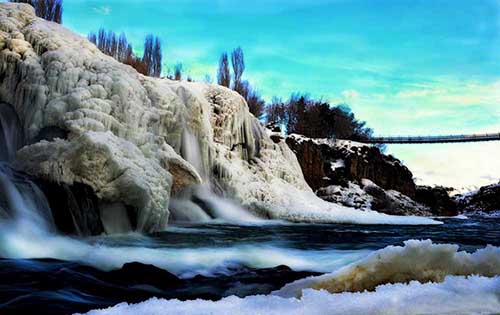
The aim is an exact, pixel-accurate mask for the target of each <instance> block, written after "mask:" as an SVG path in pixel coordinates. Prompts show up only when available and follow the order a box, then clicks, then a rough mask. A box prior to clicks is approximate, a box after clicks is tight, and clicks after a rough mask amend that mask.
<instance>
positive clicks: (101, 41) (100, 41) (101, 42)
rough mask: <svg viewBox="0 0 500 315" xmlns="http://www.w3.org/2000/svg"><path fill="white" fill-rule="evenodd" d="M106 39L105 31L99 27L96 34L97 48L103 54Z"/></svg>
mask: <svg viewBox="0 0 500 315" xmlns="http://www.w3.org/2000/svg"><path fill="white" fill-rule="evenodd" d="M106 38H107V35H106V30H105V29H104V28H102V27H101V28H100V29H99V31H98V33H97V48H99V50H100V51H102V52H104V53H106Z"/></svg>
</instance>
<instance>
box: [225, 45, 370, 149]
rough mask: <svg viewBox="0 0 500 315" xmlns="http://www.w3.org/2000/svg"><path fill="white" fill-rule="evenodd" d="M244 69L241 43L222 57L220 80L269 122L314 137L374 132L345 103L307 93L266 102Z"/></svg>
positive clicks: (361, 135)
mask: <svg viewBox="0 0 500 315" xmlns="http://www.w3.org/2000/svg"><path fill="white" fill-rule="evenodd" d="M231 70H232V71H231ZM244 71H245V59H244V53H243V50H242V49H241V47H238V48H236V49H234V50H233V51H232V52H231V54H230V55H229V54H228V53H227V52H223V53H222V54H221V56H220V58H219V66H218V69H217V83H218V84H219V85H222V86H225V87H228V88H231V89H233V90H234V91H236V92H238V93H239V94H240V95H241V96H243V98H245V100H246V102H247V104H248V109H249V110H250V112H251V113H252V114H253V115H254V116H255V117H257V118H258V119H261V120H265V121H266V122H267V123H268V124H273V123H274V124H278V125H281V126H284V127H285V131H286V132H287V133H298V134H302V135H304V136H307V137H311V138H329V137H337V138H340V139H351V140H361V139H363V138H366V137H370V136H371V135H372V134H373V130H372V129H371V128H368V127H367V126H366V122H364V121H360V120H358V119H357V118H356V117H355V115H354V113H353V112H352V111H351V109H350V108H349V106H348V105H346V104H339V105H336V106H332V105H331V104H329V103H328V102H326V101H324V100H322V99H318V100H315V99H312V98H311V97H310V96H309V95H307V94H304V93H293V94H292V95H291V96H290V98H289V99H288V100H287V101H282V100H281V99H279V98H276V97H275V98H273V100H272V102H271V103H270V104H266V102H265V101H264V100H263V99H262V97H261V96H260V94H259V93H258V92H257V90H256V89H255V88H253V87H252V86H251V85H250V83H249V82H248V81H246V80H243V79H242V76H243V72H244Z"/></svg>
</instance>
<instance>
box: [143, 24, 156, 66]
mask: <svg viewBox="0 0 500 315" xmlns="http://www.w3.org/2000/svg"><path fill="white" fill-rule="evenodd" d="M153 46H154V37H153V34H148V35H147V36H146V39H145V40H144V55H143V56H142V62H144V65H145V66H146V69H147V74H148V75H151V73H153V69H152V66H153Z"/></svg>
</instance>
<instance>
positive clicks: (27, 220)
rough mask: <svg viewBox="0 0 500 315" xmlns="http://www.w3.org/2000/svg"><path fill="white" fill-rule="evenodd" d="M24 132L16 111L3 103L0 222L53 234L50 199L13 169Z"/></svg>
mask: <svg viewBox="0 0 500 315" xmlns="http://www.w3.org/2000/svg"><path fill="white" fill-rule="evenodd" d="M21 139H22V128H21V124H20V123H19V119H18V118H17V114H16V113H15V111H14V110H13V109H12V108H11V107H10V106H9V105H7V104H4V103H0V220H1V223H2V227H1V229H3V228H4V226H3V225H4V224H9V226H11V227H14V228H16V229H17V230H19V231H21V232H32V233H39V232H46V231H51V230H54V229H55V228H54V222H53V219H52V214H51V211H50V207H49V204H48V202H47V199H46V198H45V196H44V195H43V193H42V192H41V190H40V189H39V188H38V187H37V186H36V185H35V184H34V183H33V182H32V181H31V180H30V179H29V178H28V177H27V176H26V175H24V174H22V173H20V172H17V171H15V170H14V169H12V167H11V165H10V163H11V162H13V161H14V159H15V155H16V151H17V149H18V148H19V147H20V146H21Z"/></svg>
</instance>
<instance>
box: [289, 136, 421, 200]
mask: <svg viewBox="0 0 500 315" xmlns="http://www.w3.org/2000/svg"><path fill="white" fill-rule="evenodd" d="M286 142H287V144H288V145H289V146H290V148H291V149H292V151H294V152H295V154H296V155H297V158H298V160H299V163H300V166H301V167H302V170H303V172H304V176H305V179H306V181H307V183H308V184H309V185H310V186H311V188H312V189H313V190H318V189H319V188H321V187H326V186H329V185H341V186H345V185H346V184H347V183H348V182H351V181H357V182H361V180H362V179H369V180H371V181H372V182H374V183H375V184H377V185H378V186H380V187H381V188H383V189H386V190H396V191H399V192H401V193H402V194H404V195H406V196H408V197H411V198H413V197H414V196H415V183H414V182H413V175H412V173H411V172H410V170H409V169H408V168H407V167H406V166H404V165H403V164H402V163H401V162H400V161H399V160H397V159H395V158H394V157H392V156H388V155H385V154H382V153H381V152H380V150H379V149H378V148H376V147H373V146H368V145H363V144H360V143H356V142H351V141H346V140H337V141H336V142H329V141H328V140H325V139H309V138H305V137H302V136H299V135H290V136H289V137H288V138H287V140H286Z"/></svg>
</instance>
